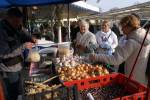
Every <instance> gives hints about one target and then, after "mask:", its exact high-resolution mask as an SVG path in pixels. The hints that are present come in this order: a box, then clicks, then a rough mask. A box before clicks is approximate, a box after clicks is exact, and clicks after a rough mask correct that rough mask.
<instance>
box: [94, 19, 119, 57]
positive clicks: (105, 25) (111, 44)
mask: <svg viewBox="0 0 150 100" xmlns="http://www.w3.org/2000/svg"><path fill="white" fill-rule="evenodd" d="M96 40H97V43H98V47H99V49H98V52H99V53H105V54H110V55H111V54H112V53H113V52H114V51H115V48H116V47H117V46H118V39H117V35H116V34H115V33H114V32H113V31H112V30H111V29H110V22H109V21H108V20H104V21H103V22H102V25H101V31H98V32H97V33H96ZM102 50H103V51H102Z"/></svg>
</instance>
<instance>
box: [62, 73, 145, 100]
mask: <svg viewBox="0 0 150 100" xmlns="http://www.w3.org/2000/svg"><path fill="white" fill-rule="evenodd" d="M126 80H127V77H126V76H125V75H123V74H119V73H113V74H109V75H105V76H97V77H94V78H89V79H83V80H75V81H70V82H65V83H64V85H65V86H72V85H74V84H76V85H77V87H78V90H79V91H80V90H84V89H89V88H96V87H104V86H107V85H110V84H112V83H113V84H121V85H123V86H124V85H125V83H126ZM126 88H127V89H126V90H127V92H128V93H130V94H132V95H128V96H123V97H122V99H121V100H145V95H146V87H145V86H144V85H142V84H140V83H138V82H136V81H134V80H130V81H129V82H128V84H127V85H126ZM113 100H120V98H115V99H113Z"/></svg>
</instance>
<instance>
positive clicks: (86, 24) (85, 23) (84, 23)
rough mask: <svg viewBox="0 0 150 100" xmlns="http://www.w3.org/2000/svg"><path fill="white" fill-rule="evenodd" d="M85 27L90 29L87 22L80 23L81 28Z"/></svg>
mask: <svg viewBox="0 0 150 100" xmlns="http://www.w3.org/2000/svg"><path fill="white" fill-rule="evenodd" d="M82 25H85V26H86V27H87V28H89V23H88V22H87V21H85V20H81V21H80V26H82Z"/></svg>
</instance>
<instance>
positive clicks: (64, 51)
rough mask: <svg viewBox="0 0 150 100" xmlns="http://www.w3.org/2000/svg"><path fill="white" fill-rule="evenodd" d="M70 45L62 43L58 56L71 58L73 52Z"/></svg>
mask: <svg viewBox="0 0 150 100" xmlns="http://www.w3.org/2000/svg"><path fill="white" fill-rule="evenodd" d="M70 44H71V42H62V43H59V44H58V56H59V57H63V56H70V54H71V50H70Z"/></svg>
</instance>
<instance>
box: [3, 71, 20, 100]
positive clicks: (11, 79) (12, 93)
mask: <svg viewBox="0 0 150 100" xmlns="http://www.w3.org/2000/svg"><path fill="white" fill-rule="evenodd" d="M6 75H7V77H6V78H3V81H4V88H5V96H6V100H17V98H18V95H19V91H20V90H21V89H20V88H21V86H20V82H21V81H20V72H7V73H6ZM19 86H20V87H19Z"/></svg>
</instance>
